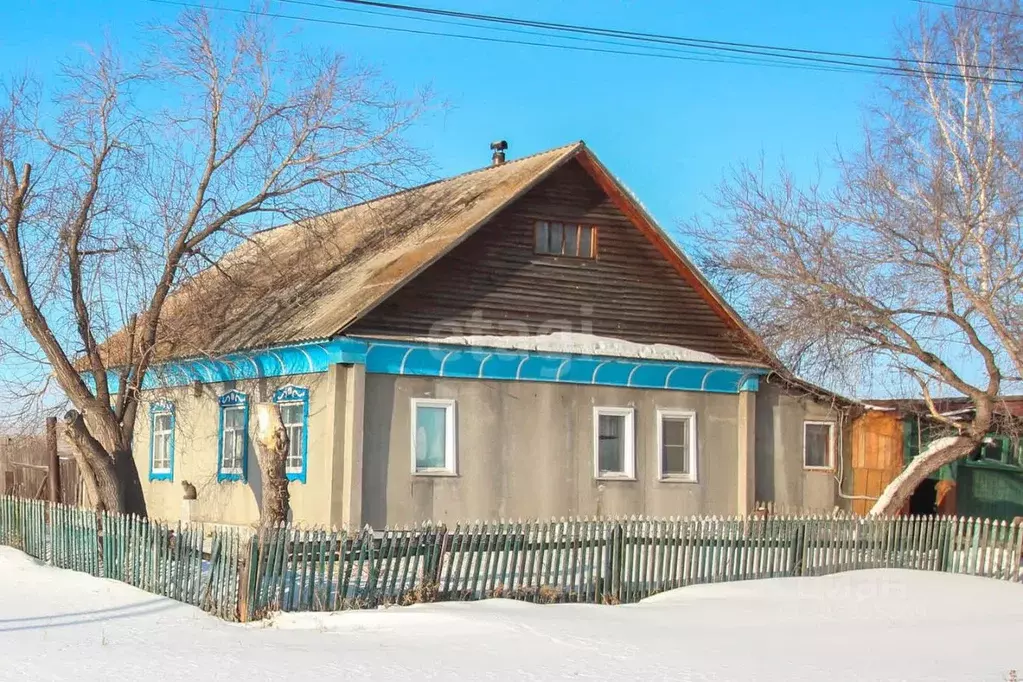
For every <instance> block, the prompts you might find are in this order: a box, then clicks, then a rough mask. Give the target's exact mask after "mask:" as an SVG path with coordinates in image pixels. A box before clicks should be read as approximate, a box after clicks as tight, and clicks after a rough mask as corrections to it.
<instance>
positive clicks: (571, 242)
mask: <svg viewBox="0 0 1023 682" xmlns="http://www.w3.org/2000/svg"><path fill="white" fill-rule="evenodd" d="M565 255H566V256H578V255H579V226H578V225H565Z"/></svg>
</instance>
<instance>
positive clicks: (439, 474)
mask: <svg viewBox="0 0 1023 682" xmlns="http://www.w3.org/2000/svg"><path fill="white" fill-rule="evenodd" d="M412 475H413V476H422V477H423V478H458V472H456V471H447V470H436V471H413V472H412Z"/></svg>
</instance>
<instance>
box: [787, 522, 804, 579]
mask: <svg viewBox="0 0 1023 682" xmlns="http://www.w3.org/2000/svg"><path fill="white" fill-rule="evenodd" d="M806 523H807V522H806V520H805V519H801V523H798V524H796V525H795V532H794V533H793V534H792V550H791V551H792V575H793V576H797V577H798V576H801V575H803V559H804V554H803V544H804V542H803V539H804V538H805V537H806Z"/></svg>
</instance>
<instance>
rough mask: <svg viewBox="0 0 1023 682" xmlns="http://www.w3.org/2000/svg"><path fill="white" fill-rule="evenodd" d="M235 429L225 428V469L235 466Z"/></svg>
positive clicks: (222, 455) (222, 462)
mask: <svg viewBox="0 0 1023 682" xmlns="http://www.w3.org/2000/svg"><path fill="white" fill-rule="evenodd" d="M234 441H235V435H234V431H229V430H226V429H225V430H224V444H223V448H224V451H223V452H222V453H221V466H222V467H223V468H224V469H232V468H234V462H233V453H234Z"/></svg>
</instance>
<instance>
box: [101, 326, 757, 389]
mask: <svg viewBox="0 0 1023 682" xmlns="http://www.w3.org/2000/svg"><path fill="white" fill-rule="evenodd" d="M338 363H352V364H365V365H366V371H367V372H369V373H374V374H398V375H405V376H430V377H450V378H457V379H492V380H504V381H543V382H551V383H564V384H588V385H594V386H621V387H629V388H657V389H664V390H674V391H701V392H706V393H738V392H739V391H756V390H757V388H758V386H759V377H761V376H764V375H766V374H767V373H768V370H767V369H764V368H758V367H744V366H741V365H715V364H708V363H696V362H671V361H666V360H645V359H638V358H635V359H634V358H612V357H602V356H594V355H570V354H563V353H545V352H539V351H526V350H505V349H496V348H477V347H467V346H452V345H438V344H428V343H422V342H399V341H380V340H375V339H360V338H353V337H338V338H334V339H327V340H323V341H314V342H306V343H300V344H295V345H291V346H279V347H275V348H269V349H263V350H255V351H251V352H248V353H246V352H239V353H233V354H231V355H228V356H226V357H224V358H223V359H222V360H183V361H179V362H172V363H167V364H164V365H161V366H159V367H155V368H154V369H153V370H152V371H151V372H150V373H149V375H148V376H147V377H146V381H145V382H144V384H143V388H157V387H167V386H185V385H188V384H191V383H193V382H200V383H217V382H225V381H238V380H242V379H256V378H262V377H280V376H290V375H296V374H316V373H321V372H326V371H327V369H328V368H329V367H330V366H331V365H334V364H338ZM116 383H117V382H116V377H112V379H111V390H116Z"/></svg>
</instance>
